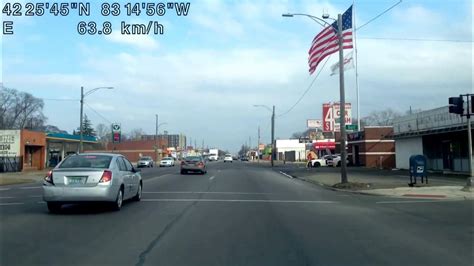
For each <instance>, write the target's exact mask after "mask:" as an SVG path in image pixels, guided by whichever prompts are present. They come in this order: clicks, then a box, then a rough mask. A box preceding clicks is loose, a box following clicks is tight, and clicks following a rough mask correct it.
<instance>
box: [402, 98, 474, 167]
mask: <svg viewBox="0 0 474 266" xmlns="http://www.w3.org/2000/svg"><path fill="white" fill-rule="evenodd" d="M471 126H474V125H473V122H472V119H471ZM467 137H468V134H467V119H466V117H461V116H459V115H457V114H451V113H449V108H448V106H445V107H440V108H436V109H432V110H427V111H422V112H419V113H416V114H411V115H407V116H403V117H400V118H398V119H395V120H394V138H395V147H396V162H397V164H396V166H397V168H401V169H408V167H409V158H410V156H411V155H415V154H422V155H425V156H426V158H427V169H429V170H433V171H440V172H459V173H467V172H468V171H469V155H468V153H469V151H468V139H467Z"/></svg>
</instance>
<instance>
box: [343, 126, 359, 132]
mask: <svg viewBox="0 0 474 266" xmlns="http://www.w3.org/2000/svg"><path fill="white" fill-rule="evenodd" d="M346 129H347V130H352V131H357V130H359V128H358V127H357V124H356V125H346Z"/></svg>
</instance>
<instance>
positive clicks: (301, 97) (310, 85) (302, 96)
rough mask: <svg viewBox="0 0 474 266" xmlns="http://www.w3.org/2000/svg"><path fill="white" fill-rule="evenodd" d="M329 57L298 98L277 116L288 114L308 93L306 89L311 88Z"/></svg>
mask: <svg viewBox="0 0 474 266" xmlns="http://www.w3.org/2000/svg"><path fill="white" fill-rule="evenodd" d="M329 58H331V56H328V58H327V59H326V61H325V62H324V64H323V66H322V67H321V68H320V69H319V72H318V73H316V76H315V77H314V79H313V81H311V83H310V84H309V86H308V88H307V89H306V90H305V91H304V92H303V94H302V95H301V96H300V98H299V99H298V100H297V101H296V102H295V104H293V105H292V106H291V107H290V108H289V109H288V110H287V111H285V112H284V113H281V114H279V115H277V117H282V116H284V115H286V114H288V113H289V112H291V111H292V110H293V108H295V107H296V105H298V104H299V103H300V102H301V100H303V98H304V96H305V95H306V93H308V91H309V90H310V89H311V87H312V86H313V84H314V82H315V81H316V79H317V78H318V77H319V74H321V72H322V71H323V69H324V66H326V63H327V62H328V61H329Z"/></svg>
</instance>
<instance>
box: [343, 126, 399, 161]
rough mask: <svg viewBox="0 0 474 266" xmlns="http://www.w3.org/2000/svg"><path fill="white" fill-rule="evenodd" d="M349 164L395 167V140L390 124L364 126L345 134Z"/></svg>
mask: <svg viewBox="0 0 474 266" xmlns="http://www.w3.org/2000/svg"><path fill="white" fill-rule="evenodd" d="M347 154H348V160H349V164H352V165H355V166H365V167H369V168H385V169H392V168H394V167H395V157H396V156H395V140H394V139H393V127H391V126H366V127H364V130H363V131H359V132H352V133H348V134H347Z"/></svg>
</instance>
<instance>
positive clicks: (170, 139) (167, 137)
mask: <svg viewBox="0 0 474 266" xmlns="http://www.w3.org/2000/svg"><path fill="white" fill-rule="evenodd" d="M157 138H158V141H160V143H161V142H163V141H164V142H165V143H166V147H173V148H176V149H177V150H184V149H185V147H186V136H185V135H183V134H159V135H157ZM141 139H142V140H155V135H143V136H142V137H141Z"/></svg>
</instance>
